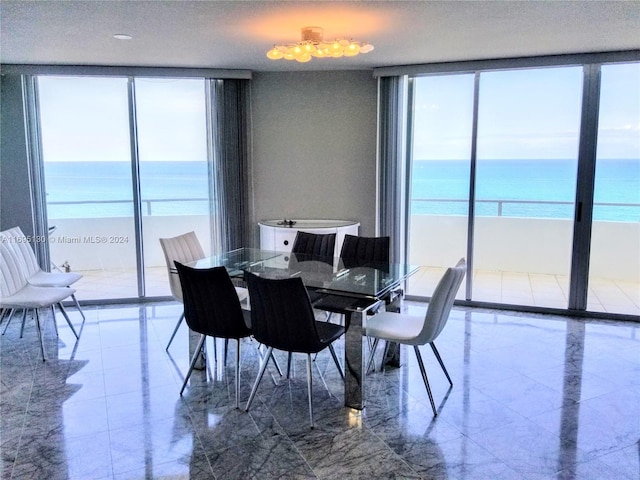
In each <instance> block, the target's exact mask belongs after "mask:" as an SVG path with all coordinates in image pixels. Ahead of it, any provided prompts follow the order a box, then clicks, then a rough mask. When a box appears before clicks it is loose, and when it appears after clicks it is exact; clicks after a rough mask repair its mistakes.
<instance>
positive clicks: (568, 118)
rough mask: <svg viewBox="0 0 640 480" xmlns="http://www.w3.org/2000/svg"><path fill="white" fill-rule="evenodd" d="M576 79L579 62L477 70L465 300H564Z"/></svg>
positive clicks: (553, 303) (576, 128) (551, 303)
mask: <svg viewBox="0 0 640 480" xmlns="http://www.w3.org/2000/svg"><path fill="white" fill-rule="evenodd" d="M581 86H582V68H580V67H567V68H540V69H523V70H507V71H496V72H482V73H481V74H480V85H479V87H480V88H479V91H478V96H479V105H478V135H477V139H478V147H477V161H476V182H475V224H474V230H475V234H474V244H473V266H474V275H473V290H472V295H471V298H472V299H473V300H478V301H487V302H497V303H506V304H515V305H535V306H542V307H558V308H565V307H566V306H567V301H568V290H569V273H570V272H569V271H570V266H571V262H570V259H571V248H572V233H573V214H574V199H575V194H576V174H577V165H578V143H579V133H580V112H581V111H580V105H581V90H582V89H581Z"/></svg>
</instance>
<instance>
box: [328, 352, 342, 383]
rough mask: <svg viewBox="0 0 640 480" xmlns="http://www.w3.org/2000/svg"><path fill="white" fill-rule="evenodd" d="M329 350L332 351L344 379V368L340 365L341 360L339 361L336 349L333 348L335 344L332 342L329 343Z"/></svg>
mask: <svg viewBox="0 0 640 480" xmlns="http://www.w3.org/2000/svg"><path fill="white" fill-rule="evenodd" d="M329 351H330V352H331V356H332V357H333V361H334V362H336V367H338V372H340V376H341V377H342V380H344V370H343V369H342V365H340V362H339V361H338V357H337V355H336V351H335V350H334V349H333V345H331V344H329Z"/></svg>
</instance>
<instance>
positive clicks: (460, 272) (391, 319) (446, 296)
mask: <svg viewBox="0 0 640 480" xmlns="http://www.w3.org/2000/svg"><path fill="white" fill-rule="evenodd" d="M466 266H467V264H466V261H465V259H464V258H462V259H460V261H459V262H458V263H457V264H456V265H455V266H454V267H450V268H448V269H447V271H446V272H445V273H444V275H443V276H442V278H441V279H440V282H438V285H437V286H436V288H435V290H434V291H433V295H432V296H431V300H430V301H429V305H428V307H427V312H426V313H425V315H424V317H419V316H415V315H406V314H402V313H395V312H380V313H377V314H376V315H374V316H372V317H370V318H368V319H367V326H366V335H367V336H368V337H370V338H373V339H374V341H373V346H372V348H371V352H370V354H369V360H368V362H367V370H368V369H369V367H370V365H371V363H372V362H373V356H374V355H375V352H376V348H377V346H378V342H379V341H380V340H386V341H387V342H395V343H398V344H403V345H412V346H413V349H414V351H415V353H416V358H417V359H418V366H419V367H420V373H421V374H422V379H423V380H424V385H425V387H426V388H427V394H428V395H429V401H430V402H431V408H432V409H433V414H434V416H435V415H438V412H437V410H436V405H435V402H434V401H433V394H432V393H431V387H430V386H429V379H428V378H427V371H426V370H425V368H424V363H423V362H422V355H421V354H420V349H419V346H420V345H426V344H429V345H430V346H431V349H432V350H433V353H434V355H435V356H436V359H437V360H438V363H439V364H440V366H441V367H442V370H443V371H444V374H445V375H446V377H447V380H449V385H451V386H453V382H452V381H451V377H450V376H449V372H447V369H446V367H445V366H444V362H443V361H442V357H440V353H439V352H438V350H437V349H436V345H435V343H434V342H435V340H436V338H438V335H440V332H442V330H443V329H444V327H445V325H446V324H447V320H448V319H449V313H450V312H451V307H452V306H453V301H454V300H455V298H456V293H457V292H458V289H459V288H460V284H461V283H462V279H463V278H464V275H465V272H466V268H467V267H466Z"/></svg>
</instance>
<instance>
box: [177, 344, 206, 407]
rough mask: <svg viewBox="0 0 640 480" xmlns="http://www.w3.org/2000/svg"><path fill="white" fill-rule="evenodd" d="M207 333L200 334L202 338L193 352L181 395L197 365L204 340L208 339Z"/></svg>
mask: <svg viewBox="0 0 640 480" xmlns="http://www.w3.org/2000/svg"><path fill="white" fill-rule="evenodd" d="M206 338H207V337H206V336H205V335H200V340H198V345H197V346H196V349H195V351H194V352H193V357H191V363H190V364H189V370H188V371H187V376H186V377H185V378H184V383H183V384H182V388H181V389H180V395H182V392H184V389H185V387H186V386H187V382H188V381H189V377H190V376H191V373H192V372H193V368H194V367H195V366H196V362H197V361H198V359H199V358H200V352H201V351H202V346H203V345H204V341H205V340H206Z"/></svg>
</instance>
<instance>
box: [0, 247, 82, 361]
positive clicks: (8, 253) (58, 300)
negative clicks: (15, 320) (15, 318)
mask: <svg viewBox="0 0 640 480" xmlns="http://www.w3.org/2000/svg"><path fill="white" fill-rule="evenodd" d="M74 293H75V290H74V289H72V288H69V287H37V286H34V285H31V284H29V283H28V281H27V276H26V275H25V271H24V266H23V264H22V260H21V259H20V258H19V257H18V256H17V255H16V253H15V251H14V249H13V248H11V244H10V243H9V242H8V241H7V239H6V237H0V308H2V309H3V310H4V309H7V310H16V309H22V310H23V323H24V320H25V319H26V316H27V313H28V312H29V311H30V310H32V311H33V312H34V315H35V322H36V328H37V330H38V337H39V339H40V350H41V352H42V360H43V361H45V360H46V355H45V352H44V341H43V338H42V326H41V324H40V313H39V310H40V309H41V308H50V309H51V312H52V314H53V322H54V326H55V328H56V334H57V333H58V325H57V323H56V321H55V307H54V306H57V307H58V308H59V309H60V312H61V313H62V315H63V316H64V318H65V320H66V321H67V323H68V324H69V328H71V331H72V332H73V334H74V335H75V337H76V339H78V338H79V335H78V333H77V332H76V329H75V328H74V326H73V324H72V323H71V320H70V319H69V316H68V315H67V312H66V311H65V309H64V307H63V306H62V301H63V300H65V299H66V298H69V297H70V296H71V295H72V294H74ZM7 326H8V323H7ZM5 331H6V328H5Z"/></svg>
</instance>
